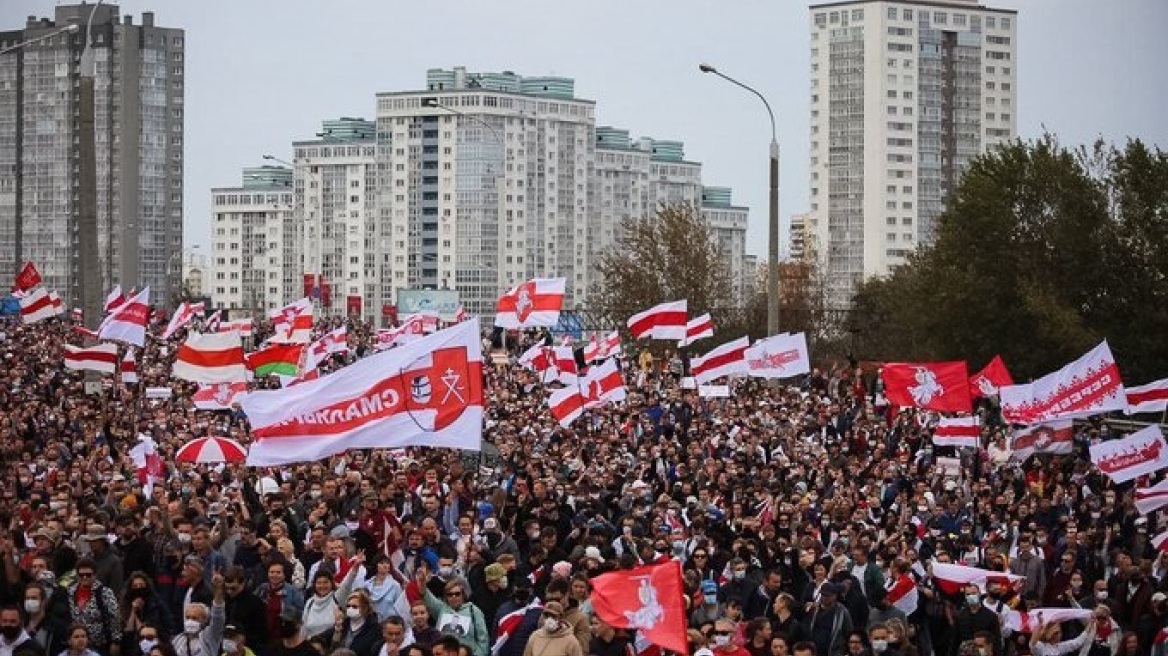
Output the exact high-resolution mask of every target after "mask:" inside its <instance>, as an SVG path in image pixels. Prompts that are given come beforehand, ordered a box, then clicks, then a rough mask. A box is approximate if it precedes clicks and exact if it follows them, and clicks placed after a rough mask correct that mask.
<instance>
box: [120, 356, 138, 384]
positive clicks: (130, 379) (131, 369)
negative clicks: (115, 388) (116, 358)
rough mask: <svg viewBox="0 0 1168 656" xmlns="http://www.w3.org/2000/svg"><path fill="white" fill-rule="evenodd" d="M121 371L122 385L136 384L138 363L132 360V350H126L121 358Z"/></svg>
mask: <svg viewBox="0 0 1168 656" xmlns="http://www.w3.org/2000/svg"><path fill="white" fill-rule="evenodd" d="M121 369H122V372H121V373H122V384H123V385H137V384H138V361H137V360H135V359H134V349H126V354H125V355H124V356H122V367H121Z"/></svg>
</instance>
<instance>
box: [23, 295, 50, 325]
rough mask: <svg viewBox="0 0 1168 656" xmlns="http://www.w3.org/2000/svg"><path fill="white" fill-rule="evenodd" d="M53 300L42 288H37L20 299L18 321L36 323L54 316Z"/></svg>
mask: <svg viewBox="0 0 1168 656" xmlns="http://www.w3.org/2000/svg"><path fill="white" fill-rule="evenodd" d="M56 314H57V311H56V310H55V309H53V300H52V299H51V298H49V293H48V292H47V291H45V288H44V287H37V288H36V289H34V290H32V291H31V292H29V293H27V294H25V295H24V296H22V297H21V299H20V320H21V322H23V323H26V324H28V323H37V322H38V321H44V320H45V319H51V318H53V317H54V316H56Z"/></svg>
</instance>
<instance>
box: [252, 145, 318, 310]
mask: <svg viewBox="0 0 1168 656" xmlns="http://www.w3.org/2000/svg"><path fill="white" fill-rule="evenodd" d="M264 159H266V160H268V161H269V162H275V163H277V164H280V165H283V166H287V167H288V168H290V169H292V175H293V177H295V175H296V169H297V168H304V166H305V164H303V163H301V164H293V163H292V162H289V161H287V160H283V159H280V158H279V157H276V156H275V155H264ZM292 189H293V194H295V191H296V187H295V183H293V188H292ZM321 193H324V189H323V187H322V189H321ZM297 206H298V207H299V208H300V222H301V225H302V226H307V225H308V217H307V216H305V211H304V200H303V195H302V196H301V200H300V201H299V203H298V205H297ZM304 241H308V235H307V232H306V233H305V235H304ZM305 246H307V244H305ZM304 250H305V253H307V251H308V249H307V248H305V249H304ZM314 250H315V251H316V253H315V257H316V267H315V269H316V276H315V282H314V283H313V285H312V287H313V289H314V290H317V291H318V293H319V294H320V303H321V312H322V313H323V311H324V310H323V306H324V288H323V287H321V282H322V280H323V279H324V212H323V208H322V210H321V211H320V212H318V213H317V217H316V246H315V249H314Z"/></svg>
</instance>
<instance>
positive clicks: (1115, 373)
mask: <svg viewBox="0 0 1168 656" xmlns="http://www.w3.org/2000/svg"><path fill="white" fill-rule="evenodd" d="M999 395H1000V399H1001V402H1002V415H1003V416H1004V417H1005V418H1006V421H1008V422H1010V423H1011V424H1027V425H1029V424H1041V423H1044V422H1050V421H1054V420H1056V419H1077V418H1080V417H1089V416H1091V415H1098V414H1102V413H1104V412H1111V411H1113V410H1126V409H1127V394H1126V393H1125V392H1124V389H1123V380H1121V379H1120V377H1119V367H1118V366H1116V364H1115V358H1113V357H1111V348H1110V347H1108V346H1107V341H1106V340H1105V341H1103V342H1100V344H1099V346H1096V347H1095V348H1093V349H1091V350H1090V351H1089V352H1088V353H1087V354H1086V355H1084V356H1083V357H1081V358H1079V359H1078V360H1075V361H1074V362H1072V363H1070V364H1068V365H1067V366H1065V367H1063V368H1062V369H1059V370H1058V371H1056V372H1054V373H1051V374H1047V375H1045V376H1043V377H1042V378H1039V379H1038V380H1036V381H1034V382H1033V383H1025V384H1022V385H1005V386H1003V387H1002V389H1001V390H1000V392H999Z"/></svg>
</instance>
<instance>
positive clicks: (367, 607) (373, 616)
mask: <svg viewBox="0 0 1168 656" xmlns="http://www.w3.org/2000/svg"><path fill="white" fill-rule="evenodd" d="M321 640H322V641H323V642H324V643H325V644H326V645H331V646H332V648H333V649H349V650H351V651H352V652H353V653H355V654H356V655H357V656H377V654H378V652H380V651H381V646H382V645H383V644H384V642H385V641H384V639H383V638H382V636H381V625H380V624H378V622H377V613H375V612H374V611H373V606H372V605H371V604H370V603H369V597H368V595H366V594H365V593H364V592H361V591H359V592H354V593H353V594H350V595H349V598H348V600H347V601H346V603H345V606H344V612H343V613H342V612H341V610H340V609H338V610H337V619H336V623H335V624H334V625H333V628H332V629H331V630H329V631H326V632H325V633H324V634H323V635H322V636H321Z"/></svg>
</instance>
